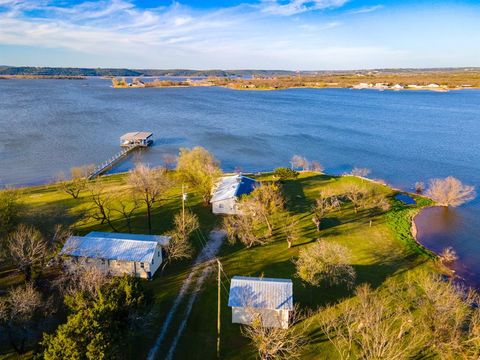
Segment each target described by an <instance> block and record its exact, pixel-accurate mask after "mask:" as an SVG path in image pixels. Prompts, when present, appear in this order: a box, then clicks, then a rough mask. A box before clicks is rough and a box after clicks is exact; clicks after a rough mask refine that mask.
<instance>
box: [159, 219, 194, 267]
mask: <svg viewBox="0 0 480 360" xmlns="http://www.w3.org/2000/svg"><path fill="white" fill-rule="evenodd" d="M173 222H174V224H175V228H174V229H173V230H172V231H171V232H170V233H169V235H170V236H171V240H170V242H169V243H168V245H167V247H166V249H165V251H166V254H167V261H166V262H165V264H164V266H165V265H166V264H167V263H170V262H172V261H175V260H180V259H188V258H190V257H191V256H192V254H193V248H192V245H191V244H190V237H191V235H192V234H193V232H194V231H195V230H197V229H198V228H199V227H200V224H199V221H198V217H197V215H195V214H194V213H192V212H191V211H189V210H185V212H184V213H183V212H180V213H178V214H175V217H174V219H173Z"/></svg>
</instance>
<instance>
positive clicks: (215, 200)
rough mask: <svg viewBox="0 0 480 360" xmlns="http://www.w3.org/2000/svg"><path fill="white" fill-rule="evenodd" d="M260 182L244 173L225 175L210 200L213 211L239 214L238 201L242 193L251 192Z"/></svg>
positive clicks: (224, 213)
mask: <svg viewBox="0 0 480 360" xmlns="http://www.w3.org/2000/svg"><path fill="white" fill-rule="evenodd" d="M256 186H258V182H257V181H256V180H254V179H252V178H249V177H247V176H244V175H241V174H240V175H233V176H224V177H222V178H221V179H220V180H219V181H218V183H217V184H216V187H215V189H214V190H213V196H212V199H211V200H210V203H211V204H212V212H213V213H214V214H217V215H220V214H223V215H238V214H239V213H240V211H239V209H238V206H237V202H238V199H239V198H240V197H241V196H242V195H248V194H250V193H251V192H252V191H253V190H254V189H255V187H256Z"/></svg>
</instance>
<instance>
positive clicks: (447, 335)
mask: <svg viewBox="0 0 480 360" xmlns="http://www.w3.org/2000/svg"><path fill="white" fill-rule="evenodd" d="M410 291H411V293H412V295H411V297H412V298H413V299H412V301H411V302H413V303H414V304H415V307H416V309H417V311H416V316H417V321H418V326H417V329H418V331H419V332H420V331H422V332H425V333H426V334H428V339H427V341H425V345H427V346H429V347H430V348H431V349H432V350H433V351H434V352H435V353H436V354H437V356H439V358H441V359H455V358H458V355H459V354H465V353H466V352H467V351H469V350H471V345H473V344H475V342H476V346H478V345H480V337H478V330H475V329H474V327H475V326H478V325H479V324H478V323H476V324H475V323H473V324H472V322H471V321H472V318H473V320H475V319H474V316H475V310H474V309H475V307H476V306H478V300H479V299H478V294H476V293H475V292H474V291H471V290H470V291H468V290H466V289H464V288H462V287H460V286H456V285H454V284H452V283H451V282H447V281H444V280H443V279H442V278H441V277H440V276H439V275H432V274H423V275H421V276H416V277H415V280H414V281H412V285H411V289H410ZM471 325H473V327H472V326H471ZM472 330H473V331H472ZM474 346H475V345H474ZM479 355H480V348H478V347H477V350H476V357H472V359H473V358H478V356H479ZM460 358H462V357H461V356H460ZM464 358H466V357H464Z"/></svg>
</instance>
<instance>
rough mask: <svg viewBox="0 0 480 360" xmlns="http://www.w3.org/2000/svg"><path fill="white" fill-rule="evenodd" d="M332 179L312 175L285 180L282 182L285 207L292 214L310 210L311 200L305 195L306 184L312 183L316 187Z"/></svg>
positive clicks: (325, 176) (326, 176)
mask: <svg viewBox="0 0 480 360" xmlns="http://www.w3.org/2000/svg"><path fill="white" fill-rule="evenodd" d="M331 179H332V177H331V176H328V175H312V176H309V177H305V178H300V179H297V180H286V181H283V182H282V186H283V192H284V194H285V198H286V199H287V200H286V204H285V207H286V208H287V210H288V211H290V212H293V213H297V214H299V213H305V212H309V211H310V210H311V207H312V205H313V203H314V202H313V200H311V199H309V198H308V197H307V196H306V194H305V187H307V186H308V183H314V184H315V185H316V186H318V185H321V184H323V183H326V182H328V181H330V180H331Z"/></svg>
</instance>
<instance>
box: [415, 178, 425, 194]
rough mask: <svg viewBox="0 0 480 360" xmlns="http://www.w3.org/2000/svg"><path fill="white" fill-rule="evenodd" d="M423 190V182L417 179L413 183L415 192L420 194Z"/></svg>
mask: <svg viewBox="0 0 480 360" xmlns="http://www.w3.org/2000/svg"><path fill="white" fill-rule="evenodd" d="M424 191H425V183H423V182H421V181H417V182H416V183H415V192H416V193H417V194H422V193H423V192H424Z"/></svg>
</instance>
